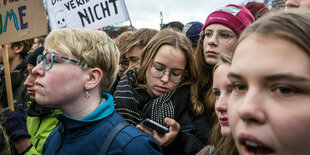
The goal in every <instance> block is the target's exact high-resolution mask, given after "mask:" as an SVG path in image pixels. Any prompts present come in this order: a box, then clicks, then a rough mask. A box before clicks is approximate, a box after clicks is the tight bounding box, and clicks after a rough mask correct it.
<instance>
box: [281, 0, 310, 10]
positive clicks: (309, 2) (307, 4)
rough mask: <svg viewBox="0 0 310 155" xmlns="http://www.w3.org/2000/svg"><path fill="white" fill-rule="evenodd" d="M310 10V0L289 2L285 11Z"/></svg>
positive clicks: (288, 0)
mask: <svg viewBox="0 0 310 155" xmlns="http://www.w3.org/2000/svg"><path fill="white" fill-rule="evenodd" d="M292 8H308V9H310V0H287V1H286V3H285V9H292Z"/></svg>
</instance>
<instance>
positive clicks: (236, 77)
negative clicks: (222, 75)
mask: <svg viewBox="0 0 310 155" xmlns="http://www.w3.org/2000/svg"><path fill="white" fill-rule="evenodd" d="M227 77H228V78H235V79H244V78H243V77H242V76H241V75H239V74H237V73H233V72H229V73H228V75H227Z"/></svg>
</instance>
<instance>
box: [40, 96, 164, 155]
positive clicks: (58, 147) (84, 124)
mask: <svg viewBox="0 0 310 155" xmlns="http://www.w3.org/2000/svg"><path fill="white" fill-rule="evenodd" d="M104 98H106V99H107V101H106V102H104V103H101V105H100V106H99V107H98V108H97V109H96V110H94V111H93V112H92V113H91V114H89V115H87V116H86V117H84V118H82V119H81V120H76V119H74V118H70V117H69V116H67V115H65V114H60V115H57V119H59V122H60V124H59V125H58V126H57V127H56V128H55V129H54V131H53V132H52V133H51V134H50V135H49V137H48V138H47V140H46V142H45V144H44V148H43V154H44V155H55V154H59V155H61V154H63V155H70V154H72V155H79V154H81V155H88V154H89V155H97V154H98V152H99V150H100V148H101V146H102V144H103V143H104V141H105V139H106V137H107V135H108V134H109V133H110V131H111V130H112V128H113V127H114V126H116V125H117V124H118V123H120V122H123V121H125V120H124V119H123V117H122V116H120V115H119V114H118V113H116V112H115V111H114V105H113V97H112V96H111V95H110V94H107V93H105V94H104ZM108 154H131V155H132V154H135V155H139V154H141V155H146V154H162V153H161V148H160V146H159V145H158V144H157V142H156V141H155V140H154V139H153V138H151V137H150V136H148V135H146V134H145V133H143V132H142V131H140V130H139V129H137V128H136V127H134V126H128V127H126V128H125V129H123V130H122V131H121V132H119V133H118V134H117V136H116V137H115V139H114V141H113V142H112V144H111V146H110V149H109V151H108Z"/></svg>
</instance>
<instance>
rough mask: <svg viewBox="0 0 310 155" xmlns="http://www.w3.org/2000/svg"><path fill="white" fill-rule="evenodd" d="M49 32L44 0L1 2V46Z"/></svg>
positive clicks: (3, 0) (5, 0)
mask: <svg viewBox="0 0 310 155" xmlns="http://www.w3.org/2000/svg"><path fill="white" fill-rule="evenodd" d="M47 32H48V31H47V24H46V14H45V10H44V6H43V1H42V0H0V45H4V44H7V43H12V42H16V41H21V40H25V39H29V38H34V37H38V36H42V35H46V34H47Z"/></svg>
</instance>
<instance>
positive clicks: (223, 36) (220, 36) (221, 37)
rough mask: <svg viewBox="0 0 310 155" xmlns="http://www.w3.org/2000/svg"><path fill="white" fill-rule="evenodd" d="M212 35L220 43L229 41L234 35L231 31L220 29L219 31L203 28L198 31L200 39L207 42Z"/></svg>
mask: <svg viewBox="0 0 310 155" xmlns="http://www.w3.org/2000/svg"><path fill="white" fill-rule="evenodd" d="M214 36H215V37H216V39H217V41H218V42H220V43H226V42H229V40H231V39H232V38H234V37H236V35H235V34H234V33H233V32H230V31H228V30H220V31H211V30H204V31H201V32H200V41H202V42H209V41H210V40H211V39H212V38H213V37H214Z"/></svg>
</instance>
